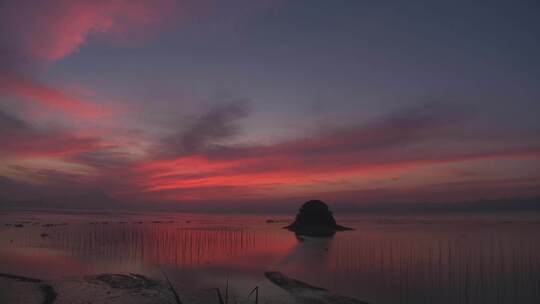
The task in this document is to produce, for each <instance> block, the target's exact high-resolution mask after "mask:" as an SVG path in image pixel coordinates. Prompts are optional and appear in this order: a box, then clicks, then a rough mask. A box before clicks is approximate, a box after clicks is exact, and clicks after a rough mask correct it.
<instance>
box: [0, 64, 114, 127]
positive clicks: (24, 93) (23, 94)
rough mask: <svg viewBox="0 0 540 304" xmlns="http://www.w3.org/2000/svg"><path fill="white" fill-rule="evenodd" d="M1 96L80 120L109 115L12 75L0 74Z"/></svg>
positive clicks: (54, 90) (58, 92)
mask: <svg viewBox="0 0 540 304" xmlns="http://www.w3.org/2000/svg"><path fill="white" fill-rule="evenodd" d="M0 95H6V96H12V97H15V98H20V99H21V100H23V101H30V102H33V103H37V104H39V105H43V106H46V107H49V108H51V109H54V110H59V111H61V112H63V113H67V114H70V115H73V116H76V117H80V118H98V117H102V116H105V115H107V114H108V110H106V109H105V107H100V106H98V105H96V104H93V103H91V102H88V101H85V100H83V99H80V98H76V97H73V96H70V95H69V94H67V93H65V92H64V91H62V90H59V89H55V88H51V87H48V86H46V85H43V84H41V83H38V82H36V81H34V80H32V79H28V78H24V77H20V76H18V75H15V74H12V73H4V74H1V73H0Z"/></svg>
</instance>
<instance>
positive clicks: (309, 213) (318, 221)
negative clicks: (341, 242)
mask: <svg viewBox="0 0 540 304" xmlns="http://www.w3.org/2000/svg"><path fill="white" fill-rule="evenodd" d="M284 228H286V229H289V230H290V231H294V232H295V233H296V234H297V235H304V236H316V237H325V236H332V235H334V234H335V233H336V231H344V230H352V228H348V227H344V226H341V225H338V224H337V223H336V220H335V219H334V216H333V215H332V211H330V209H329V208H328V206H327V205H326V204H325V203H324V202H322V201H319V200H311V201H308V202H306V203H304V204H303V205H302V207H300V210H299V212H298V214H297V215H296V219H295V221H294V222H293V223H292V224H290V225H289V226H286V227H284Z"/></svg>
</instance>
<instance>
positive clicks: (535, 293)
mask: <svg viewBox="0 0 540 304" xmlns="http://www.w3.org/2000/svg"><path fill="white" fill-rule="evenodd" d="M267 218H269V217H260V216H217V215H198V214H144V215H143V214H60V213H54V214H53V213H29V212H17V213H1V214H0V224H1V226H0V272H7V273H13V274H19V275H26V276H31V277H38V278H43V279H58V278H65V277H71V276H80V275H84V274H95V273H103V272H137V273H144V274H148V275H150V276H153V277H160V276H162V274H161V271H164V272H165V273H167V275H168V276H169V277H170V278H171V279H172V280H173V282H174V283H175V285H176V286H178V288H206V287H224V285H225V284H226V281H227V279H228V280H229V282H230V286H231V289H232V290H234V292H235V293H236V294H238V295H247V293H249V291H250V290H251V289H252V288H253V287H254V286H260V290H261V298H262V299H263V301H272V299H277V298H278V297H279V296H280V293H282V291H280V290H279V289H278V288H277V287H275V286H273V285H272V284H271V283H269V282H267V281H266V279H265V278H264V276H263V273H264V271H268V270H279V271H282V272H284V273H285V274H287V275H289V276H291V277H294V278H297V279H300V280H302V281H305V282H308V283H311V284H313V285H319V286H322V287H326V288H328V289H331V290H332V291H335V292H337V293H340V294H343V295H349V296H353V297H356V298H358V299H361V300H364V301H368V302H371V303H383V304H384V303H540V242H539V241H540V233H538V231H540V216H537V215H529V216H508V215H506V216H480V215H469V216H465V215H445V216H441V215H438V216H408V217H406V216H402V217H397V216H359V217H350V218H342V219H339V217H338V221H340V222H341V223H342V224H344V225H346V226H351V227H354V228H355V229H356V230H355V231H350V232H342V233H338V234H337V235H336V236H335V237H334V238H332V239H326V240H306V241H299V240H298V239H297V238H296V237H295V236H294V234H292V233H290V232H288V231H286V230H283V229H281V227H282V226H284V225H285V223H287V222H288V221H290V220H291V218H290V217H279V216H273V217H271V218H272V219H277V220H283V221H284V222H280V223H266V219H267ZM15 223H21V224H23V227H14V226H8V225H6V224H15ZM46 224H60V225H55V226H51V227H46V226H44V225H46ZM43 233H46V234H48V237H42V236H41V234H43ZM0 288H1V287H0Z"/></svg>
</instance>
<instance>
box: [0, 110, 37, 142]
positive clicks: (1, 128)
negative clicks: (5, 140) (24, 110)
mask: <svg viewBox="0 0 540 304" xmlns="http://www.w3.org/2000/svg"><path fill="white" fill-rule="evenodd" d="M29 128H30V127H29V126H28V124H26V123H25V122H24V121H23V120H21V119H19V118H18V117H16V116H14V115H11V114H9V113H7V112H5V111H3V110H2V109H0V139H1V138H2V136H7V135H9V134H13V133H14V132H26V131H28V130H29Z"/></svg>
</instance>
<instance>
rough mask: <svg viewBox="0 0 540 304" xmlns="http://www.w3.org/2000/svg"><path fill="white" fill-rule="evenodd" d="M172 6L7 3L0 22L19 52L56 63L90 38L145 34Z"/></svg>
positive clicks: (89, 0) (74, 0)
mask: <svg viewBox="0 0 540 304" xmlns="http://www.w3.org/2000/svg"><path fill="white" fill-rule="evenodd" d="M175 6H176V1H173V0H152V1H150V0H109V1H104V0H51V1H39V0H37V1H8V3H6V4H4V5H3V7H2V13H1V14H0V17H1V18H0V19H2V20H3V21H2V22H1V23H2V26H3V27H4V31H5V32H7V34H8V35H10V37H9V38H10V40H12V41H14V42H15V44H16V46H17V48H18V49H19V50H20V51H22V52H25V53H26V54H29V55H30V56H32V57H35V58H38V59H42V60H46V61H55V60H59V59H62V58H64V57H66V56H68V55H69V54H71V53H73V52H75V51H77V50H78V49H79V48H80V47H81V45H83V44H84V43H85V41H86V40H87V39H88V37H89V36H90V35H93V34H96V35H101V34H126V33H130V32H141V31H143V30H147V29H148V28H151V27H152V26H154V25H156V24H158V23H160V22H162V21H163V20H164V15H166V14H168V13H170V12H172V11H173V8H174V7H175Z"/></svg>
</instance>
